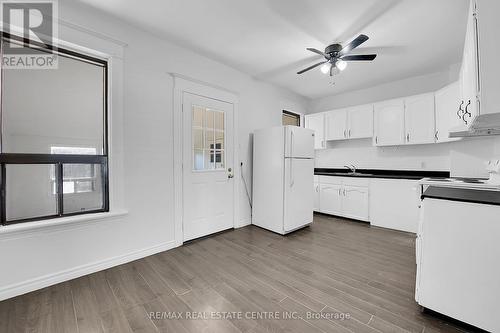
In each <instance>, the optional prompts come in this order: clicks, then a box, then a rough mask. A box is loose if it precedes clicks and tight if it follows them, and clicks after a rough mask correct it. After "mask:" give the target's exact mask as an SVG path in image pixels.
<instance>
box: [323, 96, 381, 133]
mask: <svg viewBox="0 0 500 333" xmlns="http://www.w3.org/2000/svg"><path fill="white" fill-rule="evenodd" d="M325 131H326V140H327V141H328V140H346V139H361V138H371V137H372V136H373V105H372V104H368V105H359V106H353V107H350V108H346V109H339V110H334V111H329V112H327V113H326V115H325Z"/></svg>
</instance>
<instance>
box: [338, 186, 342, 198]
mask: <svg viewBox="0 0 500 333" xmlns="http://www.w3.org/2000/svg"><path fill="white" fill-rule="evenodd" d="M341 195H342V190H341V189H340V188H339V197H340V196H341Z"/></svg>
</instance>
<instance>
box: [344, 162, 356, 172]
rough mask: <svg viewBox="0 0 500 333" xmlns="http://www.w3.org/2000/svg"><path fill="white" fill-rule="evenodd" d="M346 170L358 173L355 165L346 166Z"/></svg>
mask: <svg viewBox="0 0 500 333" xmlns="http://www.w3.org/2000/svg"><path fill="white" fill-rule="evenodd" d="M344 168H347V169H349V170H351V172H352V173H356V167H355V166H354V164H349V165H344Z"/></svg>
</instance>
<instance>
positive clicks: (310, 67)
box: [297, 61, 328, 74]
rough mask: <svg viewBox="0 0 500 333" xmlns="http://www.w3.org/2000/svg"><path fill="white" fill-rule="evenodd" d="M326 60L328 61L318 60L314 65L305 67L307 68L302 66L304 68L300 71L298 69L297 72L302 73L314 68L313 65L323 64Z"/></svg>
mask: <svg viewBox="0 0 500 333" xmlns="http://www.w3.org/2000/svg"><path fill="white" fill-rule="evenodd" d="M327 62H328V61H322V62H318V63H317V64H314V65H312V66H309V67H307V68H304V69H303V70H301V71H298V72H297V74H302V73H304V72H307V71H308V70H311V69H313V68H315V67H318V66H319V65H323V64H324V63H327Z"/></svg>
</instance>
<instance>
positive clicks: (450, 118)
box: [434, 81, 462, 143]
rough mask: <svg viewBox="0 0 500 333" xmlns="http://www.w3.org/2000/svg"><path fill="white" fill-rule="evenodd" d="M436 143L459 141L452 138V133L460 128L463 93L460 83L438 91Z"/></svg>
mask: <svg viewBox="0 0 500 333" xmlns="http://www.w3.org/2000/svg"><path fill="white" fill-rule="evenodd" d="M434 97H435V105H436V142H438V143H440V142H449V141H456V140H459V139H458V138H450V137H449V134H450V131H451V130H452V129H453V130H454V129H455V128H458V127H459V126H460V123H462V118H461V115H460V104H461V97H462V95H461V92H460V83H459V82H458V81H457V82H454V83H452V84H449V85H447V86H446V87H444V88H442V89H440V90H438V91H436V94H435V95H434Z"/></svg>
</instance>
